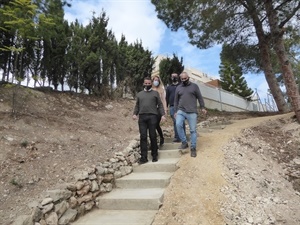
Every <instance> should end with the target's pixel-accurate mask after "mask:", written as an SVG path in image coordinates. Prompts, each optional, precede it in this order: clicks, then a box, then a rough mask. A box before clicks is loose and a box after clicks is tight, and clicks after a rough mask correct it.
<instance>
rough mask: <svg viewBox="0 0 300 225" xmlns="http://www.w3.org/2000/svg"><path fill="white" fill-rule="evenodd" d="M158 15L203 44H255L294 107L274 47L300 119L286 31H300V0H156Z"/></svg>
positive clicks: (275, 89)
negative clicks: (275, 66)
mask: <svg viewBox="0 0 300 225" xmlns="http://www.w3.org/2000/svg"><path fill="white" fill-rule="evenodd" d="M151 2H152V3H153V4H154V5H155V8H156V11H157V13H158V18H160V19H161V20H163V21H164V22H165V23H166V25H167V26H168V27H169V28H171V29H172V30H174V31H176V30H178V29H179V28H183V29H185V30H186V32H187V33H188V36H189V38H190V42H191V43H192V44H193V45H196V46H197V47H199V48H209V47H212V46H214V45H216V44H223V43H229V44H230V45H232V46H237V45H242V46H243V45H244V46H253V47H254V49H255V47H256V49H257V50H258V52H257V53H258V54H256V55H259V57H260V62H259V63H260V65H261V69H262V71H263V72H264V73H265V77H266V81H267V83H268V85H269V87H270V90H271V93H272V94H273V96H274V99H275V102H276V104H277V107H278V109H279V111H282V112H286V111H288V107H287V104H286V102H285V100H284V98H283V94H282V92H281V89H280V88H279V85H278V82H277V79H276V76H275V73H274V70H273V65H272V51H273V52H274V53H275V55H276V60H277V62H278V64H279V65H280V70H281V72H282V74H283V77H284V81H285V82H284V83H285V86H286V89H287V93H288V96H289V98H290V99H291V102H292V106H293V109H294V111H295V113H296V115H297V118H298V121H299V122H300V98H299V92H298V91H297V86H296V83H295V79H294V75H293V71H292V68H291V64H290V62H289V58H288V54H287V49H285V46H284V40H285V35H287V34H288V33H291V32H292V31H296V30H299V23H297V22H296V20H297V16H298V12H299V9H300V2H299V1H298V0H289V1H286V0H276V1H275V0H263V1H261V0H251V1H249V0H225V1H217V0H193V1H180V0H173V1H169V0H151Z"/></svg>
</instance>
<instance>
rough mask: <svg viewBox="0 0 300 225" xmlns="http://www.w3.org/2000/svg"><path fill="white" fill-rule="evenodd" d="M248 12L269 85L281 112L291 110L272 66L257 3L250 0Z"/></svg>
mask: <svg viewBox="0 0 300 225" xmlns="http://www.w3.org/2000/svg"><path fill="white" fill-rule="evenodd" d="M250 3H251V4H250ZM248 12H249V14H250V16H251V18H252V20H253V24H254V27H255V32H256V35H257V38H258V46H259V51H260V56H261V60H262V62H261V64H262V68H263V71H264V73H265V77H266V81H267V83H268V85H269V88H270V91H271V93H272V95H273V97H274V100H275V102H276V105H277V108H278V110H279V112H281V113H285V112H288V111H289V108H288V105H287V103H286V102H285V100H284V97H283V94H282V91H281V89H280V87H279V84H278V82H277V80H276V77H275V74H274V71H273V68H272V63H271V57H270V48H269V44H268V39H267V36H266V35H265V33H264V29H263V26H262V22H261V21H260V18H259V17H258V13H257V12H256V5H255V4H254V3H253V2H249V5H248Z"/></svg>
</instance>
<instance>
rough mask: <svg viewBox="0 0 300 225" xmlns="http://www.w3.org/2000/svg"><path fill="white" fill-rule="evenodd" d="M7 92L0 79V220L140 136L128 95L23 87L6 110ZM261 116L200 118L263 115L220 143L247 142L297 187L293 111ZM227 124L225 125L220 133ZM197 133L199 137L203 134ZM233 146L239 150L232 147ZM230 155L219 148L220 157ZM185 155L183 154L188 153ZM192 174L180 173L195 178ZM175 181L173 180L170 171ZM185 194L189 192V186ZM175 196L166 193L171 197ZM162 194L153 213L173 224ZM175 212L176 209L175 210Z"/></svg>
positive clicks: (226, 117) (25, 208)
mask: <svg viewBox="0 0 300 225" xmlns="http://www.w3.org/2000/svg"><path fill="white" fill-rule="evenodd" d="M12 98H13V88H11V87H4V86H1V87H0V146H1V151H0V171H1V174H0V182H1V186H0V218H1V223H0V224H5V225H6V224H9V223H10V222H11V221H12V220H13V219H14V218H15V217H16V216H17V215H22V214H27V213H28V212H29V207H30V204H31V203H32V202H34V201H35V200H40V198H41V194H42V191H43V190H45V189H47V188H48V189H51V188H53V187H56V186H59V185H60V184H63V183H65V182H68V181H70V179H71V174H73V173H74V172H75V171H78V170H80V169H83V168H86V167H88V166H90V165H93V164H96V163H97V162H103V161H106V160H107V159H109V158H110V157H111V156H112V155H113V154H114V153H115V152H118V151H122V150H123V149H124V148H125V147H126V146H127V145H128V143H129V141H130V140H132V139H134V138H137V137H138V125H137V122H136V121H133V120H132V118H131V115H132V110H133V107H134V100H129V99H121V100H112V101H108V100H101V99H99V98H95V97H91V96H85V95H80V94H76V93H61V92H52V91H51V92H47V91H46V92H43V91H37V90H33V89H28V88H21V89H20V90H18V92H17V95H16V101H15V109H16V112H17V113H16V114H15V115H14V116H12V114H11V110H12V107H11V105H12ZM265 116H271V114H269V113H225V112H216V111H209V113H208V115H207V116H206V117H204V116H201V118H200V120H201V121H203V120H210V119H213V118H224V120H230V121H233V124H232V125H234V124H235V122H234V121H240V122H241V121H244V120H245V121H246V119H247V118H252V120H254V121H255V120H256V119H257V121H259V122H263V121H264V123H263V124H260V123H254V122H251V123H250V124H248V126H249V127H251V126H253V125H254V124H257V125H256V126H255V127H253V128H249V129H246V130H243V129H244V128H243V129H241V131H242V133H241V134H239V135H240V136H237V137H235V138H236V139H234V140H231V139H228V138H229V136H226V137H225V136H224V134H223V136H222V135H221V134H218V133H217V135H219V137H218V138H220V139H222V137H224V141H225V142H224V146H223V147H224V148H225V149H226V148H228V147H226V146H225V144H227V142H226V141H229V143H230V146H237V144H239V145H241V146H247V147H248V149H247V151H250V152H253V154H260V155H261V157H266V158H267V159H268V162H269V160H272V162H273V161H274V163H277V164H278V165H280V166H282V167H283V170H282V177H283V178H284V179H285V180H286V181H287V182H289V183H290V184H291V187H293V188H294V193H299V191H300V179H299V160H300V159H299V158H300V153H299V151H300V150H299V146H300V144H299V142H300V140H299V137H300V133H299V132H300V128H299V124H297V123H296V121H295V120H294V119H293V118H292V114H289V115H285V116H284V117H283V118H282V119H278V120H272V121H271V120H269V119H268V117H265ZM280 118H281V117H280ZM170 124H171V119H170V117H168V121H167V122H166V123H165V124H163V128H170ZM242 124H243V122H242ZM230 126H231V125H230ZM226 129H227V128H225V129H224V130H223V131H225V133H227V132H226ZM231 129H233V131H234V130H235V129H234V128H231ZM231 131H232V130H231ZM200 133H201V131H200ZM233 133H234V132H233ZM233 133H232V134H233ZM227 134H228V133H227ZM234 134H235V133H234ZM201 135H202V134H201ZM203 135H204V137H203V138H205V137H206V136H205V135H209V134H203ZM236 135H238V134H236ZM232 137H233V136H232ZM230 138H231V137H230ZM200 139H201V137H200ZM202 147H203V146H202ZM219 147H222V146H219ZM241 148H242V147H241ZM205 149H206V148H204V150H201V151H200V153H199V157H197V160H201V153H202V151H205ZM232 149H234V148H232ZM235 151H237V152H236V154H239V153H238V150H235ZM230 154H232V152H231V153H230ZM230 154H229V155H230ZM229 155H226V154H224V157H225V158H226V157H229ZM184 160H185V161H187V160H189V157H185V158H184ZM185 161H183V162H185ZM224 161H225V163H224V166H225V168H230V167H231V166H233V165H234V163H235V162H236V161H237V160H236V159H235V158H234V157H233V156H230V157H229V158H228V159H226V160H224ZM187 162H188V161H187ZM188 164H189V163H187V165H188ZM192 165H193V164H192ZM194 166H195V165H194ZM220 166H222V164H220ZM254 166H255V165H254ZM239 167H241V165H239ZM189 169H190V168H189ZM180 171H182V170H179V172H180ZM224 171H225V169H224ZM223 173H227V174H228V177H229V174H230V173H229V172H228V171H227V172H223ZM193 176H194V175H193ZM193 176H192V175H191V176H186V178H187V179H193ZM253 176H254V175H253ZM225 177H226V176H225ZM175 181H178V180H176V175H175ZM175 181H174V182H175ZM174 182H173V183H172V184H171V186H170V190H172V187H173V188H174V187H175V186H176V185H177V187H179V188H180V187H182V185H183V184H182V183H174ZM184 182H186V181H184ZM170 190H169V191H170ZM174 190H178V189H176V188H175V189H174ZM170 192H171V191H170ZM224 193H225V191H224ZM167 196H168V195H167ZM190 197H193V193H192V192H191V193H190ZM175 200H176V199H175ZM175 200H174V199H173V198H172V201H175ZM168 201H169V200H168V198H166V204H165V205H164V206H163V207H162V209H161V211H160V214H158V218H164V221H166V222H167V221H169V222H170V224H172V222H174V221H173V218H169V216H170V215H169V214H164V212H168V210H166V207H170V205H168ZM170 208H171V207H170ZM180 212H181V211H180V210H179V211H178V213H179V214H178V215H180ZM183 214H184V213H183ZM171 215H172V213H171ZM182 216H183V215H182ZM171 217H172V216H171ZM299 218H300V217H298V219H299ZM183 221H184V219H183ZM178 224H183V223H180V222H179V223H178ZM203 224H207V223H203ZM250 224H251V223H250Z"/></svg>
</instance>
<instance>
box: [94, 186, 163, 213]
mask: <svg viewBox="0 0 300 225" xmlns="http://www.w3.org/2000/svg"><path fill="white" fill-rule="evenodd" d="M163 196H164V188H142V189H137V188H133V189H120V188H117V189H113V190H112V191H111V192H109V193H106V194H104V195H102V196H99V197H98V198H97V199H96V201H97V206H98V208H99V209H105V210H158V209H159V207H160V206H161V204H162V200H163Z"/></svg>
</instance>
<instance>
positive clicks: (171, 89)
mask: <svg viewBox="0 0 300 225" xmlns="http://www.w3.org/2000/svg"><path fill="white" fill-rule="evenodd" d="M171 80H172V84H171V85H169V86H168V87H167V90H166V102H167V107H169V111H170V116H171V118H172V120H173V130H174V139H173V142H181V141H180V138H179V135H178V132H177V128H176V119H175V117H174V114H175V110H174V99H175V90H176V88H177V86H178V85H179V84H180V80H179V77H178V74H177V73H172V74H171ZM183 129H184V133H185V122H184V121H183Z"/></svg>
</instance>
